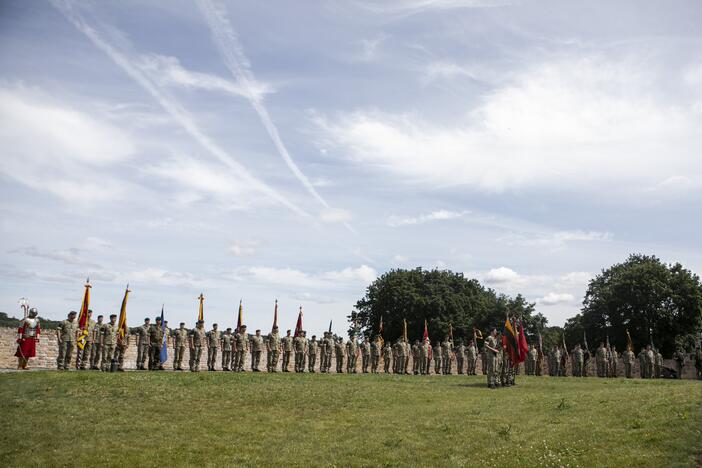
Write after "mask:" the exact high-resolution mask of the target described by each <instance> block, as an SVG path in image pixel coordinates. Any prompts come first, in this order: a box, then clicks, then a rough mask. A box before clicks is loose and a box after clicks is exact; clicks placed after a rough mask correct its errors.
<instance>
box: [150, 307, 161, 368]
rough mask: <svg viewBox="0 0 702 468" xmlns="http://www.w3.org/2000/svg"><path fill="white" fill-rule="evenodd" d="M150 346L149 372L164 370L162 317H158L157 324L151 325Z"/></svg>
mask: <svg viewBox="0 0 702 468" xmlns="http://www.w3.org/2000/svg"><path fill="white" fill-rule="evenodd" d="M149 345H150V346H151V354H150V355H149V370H163V363H162V362H161V347H162V346H163V324H162V322H161V317H156V323H155V324H154V325H151V330H150V331H149Z"/></svg>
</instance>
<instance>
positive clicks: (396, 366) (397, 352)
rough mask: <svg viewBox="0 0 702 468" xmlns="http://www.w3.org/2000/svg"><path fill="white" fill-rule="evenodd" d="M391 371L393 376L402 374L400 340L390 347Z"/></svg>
mask: <svg viewBox="0 0 702 468" xmlns="http://www.w3.org/2000/svg"><path fill="white" fill-rule="evenodd" d="M392 348H393V349H392V357H393V363H392V371H393V373H395V374H402V369H403V368H404V367H403V366H404V360H405V358H404V349H405V348H403V347H402V340H401V339H398V340H397V341H396V342H395V344H394V345H393V347H392Z"/></svg>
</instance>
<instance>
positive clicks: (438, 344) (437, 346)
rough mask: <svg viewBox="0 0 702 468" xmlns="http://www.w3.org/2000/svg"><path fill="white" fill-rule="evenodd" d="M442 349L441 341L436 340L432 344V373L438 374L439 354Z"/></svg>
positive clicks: (439, 368) (439, 367) (439, 371)
mask: <svg viewBox="0 0 702 468" xmlns="http://www.w3.org/2000/svg"><path fill="white" fill-rule="evenodd" d="M442 354H443V350H442V349H441V342H440V341H437V342H436V344H435V345H434V373H435V374H436V375H439V374H440V373H441V356H442Z"/></svg>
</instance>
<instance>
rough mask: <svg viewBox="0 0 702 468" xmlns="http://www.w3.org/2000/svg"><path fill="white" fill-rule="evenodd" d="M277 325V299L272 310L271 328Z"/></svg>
mask: <svg viewBox="0 0 702 468" xmlns="http://www.w3.org/2000/svg"><path fill="white" fill-rule="evenodd" d="M277 326H278V299H276V300H275V309H274V310H273V328H275V327H277Z"/></svg>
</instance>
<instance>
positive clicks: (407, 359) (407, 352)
mask: <svg viewBox="0 0 702 468" xmlns="http://www.w3.org/2000/svg"><path fill="white" fill-rule="evenodd" d="M402 346H403V347H404V349H405V374H409V362H410V357H411V355H412V347H411V346H410V344H409V342H408V343H402Z"/></svg>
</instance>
